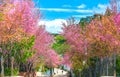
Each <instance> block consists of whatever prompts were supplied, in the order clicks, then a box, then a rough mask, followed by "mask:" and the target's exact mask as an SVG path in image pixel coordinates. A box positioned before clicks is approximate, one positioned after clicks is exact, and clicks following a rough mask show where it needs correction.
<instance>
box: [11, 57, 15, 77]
mask: <svg viewBox="0 0 120 77" xmlns="http://www.w3.org/2000/svg"><path fill="white" fill-rule="evenodd" d="M13 65H14V57H11V76H13V70H14V68H13Z"/></svg>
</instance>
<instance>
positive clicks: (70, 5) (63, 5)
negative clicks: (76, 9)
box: [62, 4, 72, 7]
mask: <svg viewBox="0 0 120 77" xmlns="http://www.w3.org/2000/svg"><path fill="white" fill-rule="evenodd" d="M62 7H72V6H71V5H67V4H65V5H63V6H62Z"/></svg>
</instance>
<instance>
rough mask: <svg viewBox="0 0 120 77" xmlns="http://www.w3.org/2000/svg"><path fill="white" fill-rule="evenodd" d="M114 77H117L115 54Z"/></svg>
mask: <svg viewBox="0 0 120 77" xmlns="http://www.w3.org/2000/svg"><path fill="white" fill-rule="evenodd" d="M114 77H116V53H114Z"/></svg>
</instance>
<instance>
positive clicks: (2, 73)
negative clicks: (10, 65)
mask: <svg viewBox="0 0 120 77" xmlns="http://www.w3.org/2000/svg"><path fill="white" fill-rule="evenodd" d="M1 68H2V71H1V77H4V60H3V56H1Z"/></svg>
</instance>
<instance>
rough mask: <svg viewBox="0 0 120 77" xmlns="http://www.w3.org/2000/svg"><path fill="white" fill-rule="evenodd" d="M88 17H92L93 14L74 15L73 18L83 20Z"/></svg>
mask: <svg viewBox="0 0 120 77" xmlns="http://www.w3.org/2000/svg"><path fill="white" fill-rule="evenodd" d="M87 16H92V14H89V15H88V14H87V15H73V16H72V17H76V18H82V17H87Z"/></svg>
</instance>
